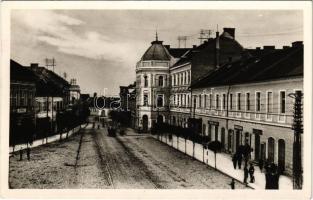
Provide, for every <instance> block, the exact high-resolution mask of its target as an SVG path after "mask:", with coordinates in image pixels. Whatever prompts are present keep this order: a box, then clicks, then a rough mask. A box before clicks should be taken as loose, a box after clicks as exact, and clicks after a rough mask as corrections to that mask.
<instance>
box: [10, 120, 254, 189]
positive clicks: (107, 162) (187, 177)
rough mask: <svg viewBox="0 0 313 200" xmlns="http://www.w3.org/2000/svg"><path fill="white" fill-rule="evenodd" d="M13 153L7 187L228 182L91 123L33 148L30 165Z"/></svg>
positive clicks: (211, 185) (158, 147)
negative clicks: (56, 140) (56, 139)
mask: <svg viewBox="0 0 313 200" xmlns="http://www.w3.org/2000/svg"><path fill="white" fill-rule="evenodd" d="M96 127H97V126H96ZM15 155H16V156H15ZM15 155H14V156H13V157H11V158H10V164H9V186H10V188H34V189H35V188H46V189H55V188H63V189H64V188H67V189H69V188H86V189H87V188H102V189H113V188H114V189H115V188H119V189H127V188H129V189H130V188H131V189H180V188H184V189H186V188H188V189H189V188H190V189H230V185H229V183H230V182H231V177H230V176H228V175H225V174H224V173H221V172H219V171H217V170H215V169H214V168H212V167H210V166H208V165H205V164H203V163H202V162H199V161H198V160H195V159H193V158H191V157H190V156H188V155H185V154H184V153H182V152H180V151H176V150H173V148H172V147H170V146H168V145H166V144H164V143H162V142H160V141H157V140H155V139H154V138H153V137H151V135H145V134H138V133H136V132H134V131H133V130H131V129H127V130H126V135H125V136H117V137H109V136H108V133H107V129H106V128H103V127H101V128H100V129H97V128H96V129H95V128H93V127H92V126H91V124H90V125H88V126H87V127H85V128H83V129H82V130H81V131H79V133H78V134H74V135H72V136H71V137H70V138H68V139H67V140H63V141H61V142H59V141H58V142H52V143H50V144H44V145H41V146H38V147H35V148H33V149H32V153H31V160H30V161H27V160H26V159H24V160H22V161H19V156H18V154H17V153H16V154H15ZM235 185H236V189H250V188H249V187H246V186H245V185H244V184H241V183H240V182H238V181H236V184H235Z"/></svg>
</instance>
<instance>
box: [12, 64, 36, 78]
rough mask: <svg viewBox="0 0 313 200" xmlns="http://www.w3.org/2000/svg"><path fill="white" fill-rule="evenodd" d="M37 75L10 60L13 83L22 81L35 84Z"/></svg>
mask: <svg viewBox="0 0 313 200" xmlns="http://www.w3.org/2000/svg"><path fill="white" fill-rule="evenodd" d="M35 78H36V77H35V75H34V73H33V72H32V71H31V70H29V68H26V67H23V66H22V65H20V64H19V63H17V62H15V61H14V60H12V59H11V60H10V80H11V81H22V82H33V83H35Z"/></svg>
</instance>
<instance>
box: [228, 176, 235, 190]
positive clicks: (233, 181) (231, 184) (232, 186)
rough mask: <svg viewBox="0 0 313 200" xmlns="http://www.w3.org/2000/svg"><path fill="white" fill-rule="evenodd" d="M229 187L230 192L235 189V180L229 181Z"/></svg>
mask: <svg viewBox="0 0 313 200" xmlns="http://www.w3.org/2000/svg"><path fill="white" fill-rule="evenodd" d="M229 185H230V187H231V189H232V190H234V189H235V179H234V178H232V179H231V182H230V184H229Z"/></svg>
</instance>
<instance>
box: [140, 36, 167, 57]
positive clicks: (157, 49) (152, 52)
mask: <svg viewBox="0 0 313 200" xmlns="http://www.w3.org/2000/svg"><path fill="white" fill-rule="evenodd" d="M162 43H163V42H162V41H158V40H155V41H153V42H151V46H150V47H149V48H148V49H147V51H146V52H145V53H144V54H143V56H142V58H141V60H142V61H146V60H164V61H169V60H171V55H170V53H169V52H168V50H167V48H165V47H164V46H163V44H162Z"/></svg>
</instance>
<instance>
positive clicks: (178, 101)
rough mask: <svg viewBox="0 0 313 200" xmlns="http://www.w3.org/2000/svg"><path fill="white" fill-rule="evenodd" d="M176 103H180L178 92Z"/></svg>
mask: <svg viewBox="0 0 313 200" xmlns="http://www.w3.org/2000/svg"><path fill="white" fill-rule="evenodd" d="M177 105H178V106H179V105H180V95H179V94H178V95H177Z"/></svg>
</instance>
